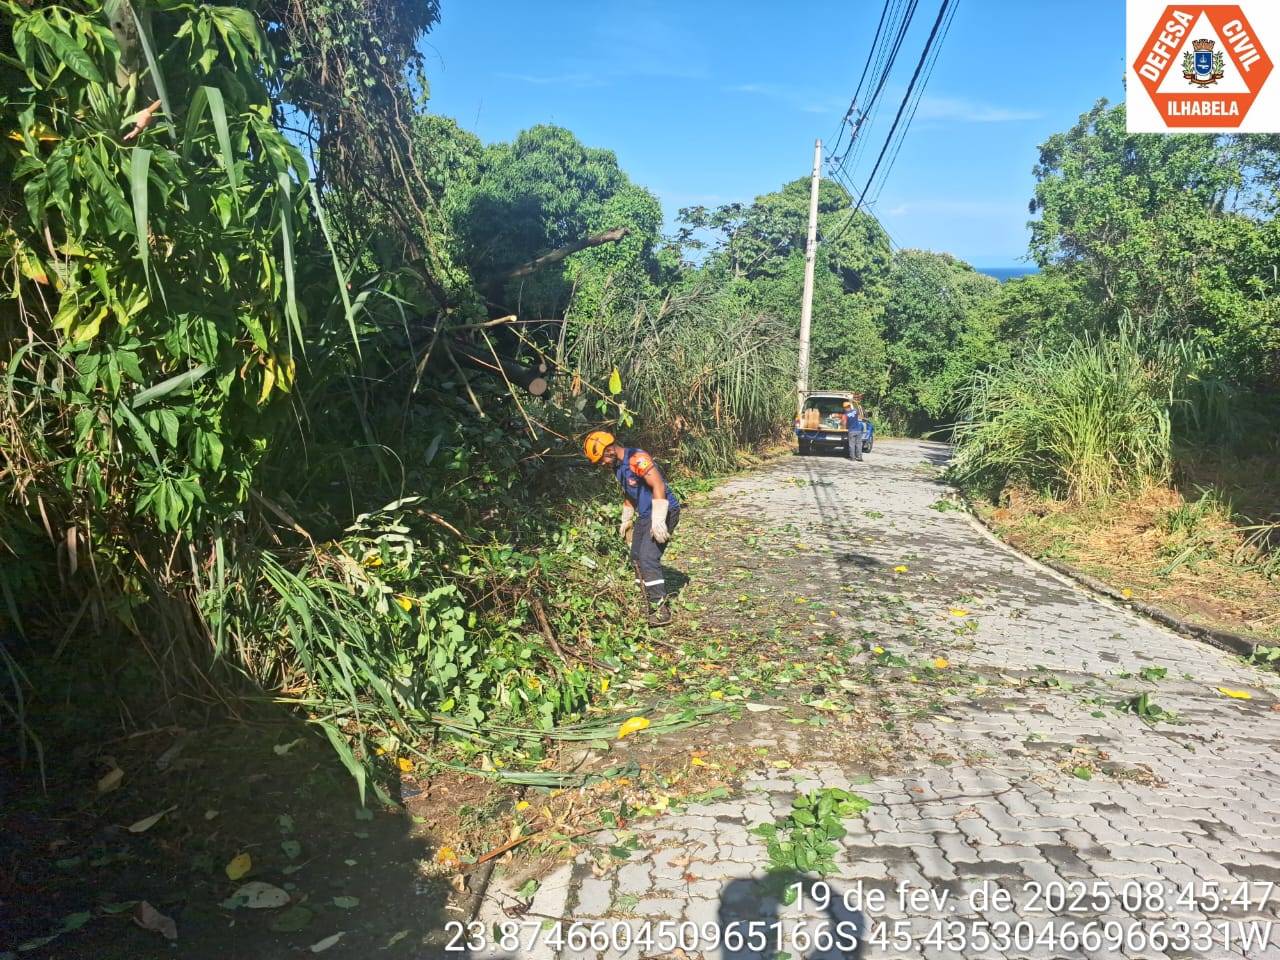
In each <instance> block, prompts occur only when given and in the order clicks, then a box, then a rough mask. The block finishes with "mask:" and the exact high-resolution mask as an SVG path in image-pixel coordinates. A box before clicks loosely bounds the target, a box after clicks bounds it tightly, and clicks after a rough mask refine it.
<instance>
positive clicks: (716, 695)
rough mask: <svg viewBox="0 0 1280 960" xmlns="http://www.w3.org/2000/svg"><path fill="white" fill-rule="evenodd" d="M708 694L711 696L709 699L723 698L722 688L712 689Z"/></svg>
mask: <svg viewBox="0 0 1280 960" xmlns="http://www.w3.org/2000/svg"><path fill="white" fill-rule="evenodd" d="M708 696H709V697H711V699H712V700H723V699H724V691H723V690H712V691H711V693H709V694H708Z"/></svg>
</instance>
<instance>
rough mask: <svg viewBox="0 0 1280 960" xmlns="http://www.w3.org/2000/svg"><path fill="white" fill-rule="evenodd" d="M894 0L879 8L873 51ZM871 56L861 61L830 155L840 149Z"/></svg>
mask: <svg viewBox="0 0 1280 960" xmlns="http://www.w3.org/2000/svg"><path fill="white" fill-rule="evenodd" d="M894 2H896V0H884V6H882V7H881V8H880V23H879V24H877V25H876V36H875V39H874V40H872V41H871V51H872V53H874V52H875V51H876V49H877V48H878V47H879V46H880V37H881V35H882V34H883V33H884V25H885V21H886V20H888V18H889V7H890V4H891V3H894ZM871 59H872V58H871V57H870V56H868V57H867V59H866V60H864V61H863V62H862V76H861V77H859V78H858V87H857V89H856V90H854V91H853V99H852V100H850V101H849V109H848V110H846V111H845V114H844V119H843V120H841V121H840V126H839V127H838V128H837V129H836V135H835V137H833V138H832V140H831V155H832V156H834V155H835V154H836V153H838V152H839V150H840V141H841V139H843V138H844V134H845V131H846V130H847V129H848V128H849V121H850V120H851V119H852V118H853V111H854V110H855V109H857V106H858V97H860V96H862V87H863V84H865V83H866V81H867V71H869V70H870V69H871Z"/></svg>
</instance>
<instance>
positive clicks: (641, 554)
mask: <svg viewBox="0 0 1280 960" xmlns="http://www.w3.org/2000/svg"><path fill="white" fill-rule="evenodd" d="M582 452H583V454H585V455H586V458H587V459H588V460H590V461H591V462H592V463H595V464H600V465H603V466H606V467H609V468H610V469H612V470H613V473H614V476H615V477H617V478H618V485H619V486H620V487H622V523H621V524H620V526H619V527H618V533H619V534H620V535H621V536H622V538H623V539H624V540H627V539H628V538H629V542H630V544H631V563H632V565H633V566H634V567H635V568H636V581H637V583H639V584H640V587H641V589H642V590H643V591H644V598H645V604H646V606H647V608H648V613H649V623H650V624H651V625H652V626H655V627H665V626H666V625H667V624H669V623H670V622H671V605H670V601H669V598H668V596H667V581H666V577H665V576H664V574H663V572H662V555H663V554H664V553H665V552H666V549H667V544H668V543H670V542H671V534H672V533H673V532H674V531H675V528H676V524H677V523H679V522H680V501H679V500H677V499H676V495H675V493H674V492H672V490H671V488H670V487H668V486H667V481H666V479H665V478H664V477H663V476H662V471H661V470H660V469H658V465H657V464H656V463H654V462H653V457H651V456H649V454H648V453H646V452H645V451H643V450H641V449H639V448H637V447H624V446H622V444H620V443H618V441H617V439H616V438H615V437H614V435H613V434H611V433H608V432H607V431H604V430H596V431H593V432H592V433H590V434H588V435H587V438H586V440H585V441H583V444H582Z"/></svg>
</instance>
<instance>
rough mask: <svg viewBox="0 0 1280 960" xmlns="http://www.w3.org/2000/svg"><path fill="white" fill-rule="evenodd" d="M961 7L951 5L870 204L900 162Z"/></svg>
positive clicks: (878, 198)
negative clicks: (917, 113)
mask: <svg viewBox="0 0 1280 960" xmlns="http://www.w3.org/2000/svg"><path fill="white" fill-rule="evenodd" d="M959 9H960V2H959V0H955V2H954V3H953V4H952V5H951V12H950V13H949V14H948V15H947V22H946V23H945V24H944V25H943V27H942V35H941V36H940V37H939V39H938V42H937V43H936V44H935V45H934V48H933V55H932V57H931V58H930V60H929V64H928V66H926V67H925V71H924V79H923V80H922V81H921V83H920V87H919V89H917V90H916V95H915V99H914V100H913V102H912V104H911V108H910V110H909V111H908V113H907V122H906V123H904V124H903V126H902V132H901V133H900V134H899V135H898V142H897V144H896V145H895V146H894V148H893V153H892V155H891V156H890V157H889V163H888V165H887V166H886V167H885V169H884V174H883V175H882V176H881V177H880V184H879V186H877V187H876V192H875V196H874V197H872V198H871V199H870V200H869V201H867V202H868V205H871V204H875V203H877V202H879V200H880V194H881V193H882V192H883V191H884V187H885V184H886V183H888V182H889V174H891V173H892V172H893V168H894V166H895V165H896V164H897V162H898V154H900V153H901V152H902V145H903V144H904V143H906V142H907V134H908V133H909V132H910V130H911V124H912V123H913V122H914V121H915V118H916V111H918V110H919V109H920V101H921V100H923V99H924V92H925V90H927V89H928V87H929V81H930V80H932V79H933V71H934V68H935V67H937V65H938V58H939V56H940V55H941V54H942V48H943V47H945V46H946V44H947V36H948V35H949V34H950V33H951V24H952V23H953V22H954V21H955V18H956V11H957V10H959Z"/></svg>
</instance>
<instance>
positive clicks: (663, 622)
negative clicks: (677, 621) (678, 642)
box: [649, 597, 671, 627]
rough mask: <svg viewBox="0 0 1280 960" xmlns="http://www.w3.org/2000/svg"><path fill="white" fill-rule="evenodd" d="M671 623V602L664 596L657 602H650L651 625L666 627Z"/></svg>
mask: <svg viewBox="0 0 1280 960" xmlns="http://www.w3.org/2000/svg"><path fill="white" fill-rule="evenodd" d="M670 623H671V604H669V603H668V602H667V598H666V597H663V598H662V599H661V600H659V601H658V602H657V603H650V604H649V626H651V627H665V626H667V625H668V624H670Z"/></svg>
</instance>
